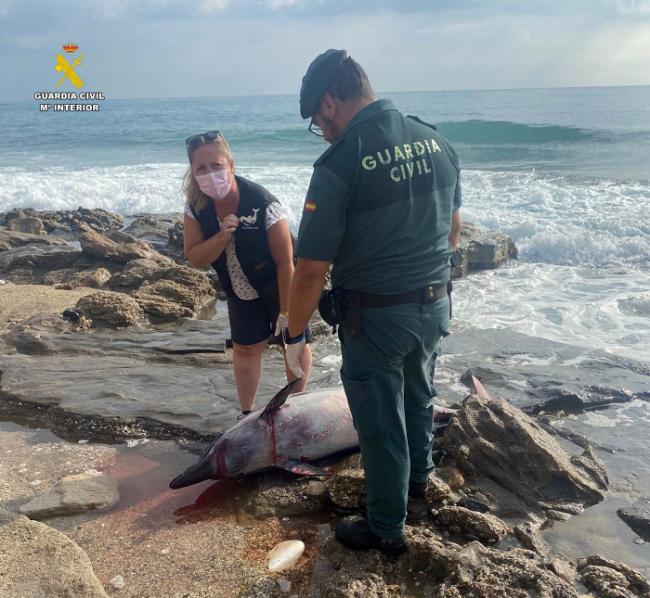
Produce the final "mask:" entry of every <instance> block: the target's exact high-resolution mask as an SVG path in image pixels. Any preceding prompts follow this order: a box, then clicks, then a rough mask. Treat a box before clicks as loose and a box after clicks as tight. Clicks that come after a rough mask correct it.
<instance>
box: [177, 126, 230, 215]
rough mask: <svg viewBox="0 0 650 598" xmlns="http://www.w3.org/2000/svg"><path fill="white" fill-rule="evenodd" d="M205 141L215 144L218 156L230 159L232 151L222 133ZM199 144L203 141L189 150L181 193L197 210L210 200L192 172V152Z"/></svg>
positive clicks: (201, 208)
mask: <svg viewBox="0 0 650 598" xmlns="http://www.w3.org/2000/svg"><path fill="white" fill-rule="evenodd" d="M207 143H211V144H214V145H216V146H217V152H218V153H219V155H220V156H223V157H224V158H228V161H230V160H232V152H231V151H230V146H229V145H228V142H227V141H226V139H225V138H224V137H223V136H222V135H220V136H219V137H217V138H216V139H215V140H214V141H209V142H207ZM201 145H205V143H202V144H200V145H197V146H196V147H193V148H192V149H191V150H189V152H188V153H189V155H188V157H189V160H190V165H189V167H188V169H187V170H186V171H185V175H184V176H183V193H184V195H185V198H186V199H187V202H188V203H189V204H190V206H192V207H193V208H194V209H195V210H196V211H197V212H200V211H201V210H203V209H204V208H205V206H207V205H208V203H209V202H210V197H209V196H208V195H206V194H205V193H203V191H201V189H200V188H199V184H198V183H197V182H196V178H195V177H194V172H193V171H192V154H193V153H194V152H195V151H196V150H197V149H198V148H199V147H201Z"/></svg>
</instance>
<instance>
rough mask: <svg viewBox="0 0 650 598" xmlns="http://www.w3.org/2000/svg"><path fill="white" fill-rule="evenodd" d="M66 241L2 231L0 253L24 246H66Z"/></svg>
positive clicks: (0, 232)
mask: <svg viewBox="0 0 650 598" xmlns="http://www.w3.org/2000/svg"><path fill="white" fill-rule="evenodd" d="M65 244H66V243H65V241H62V240H61V239H57V238H56V237H52V236H50V235H32V234H29V233H19V232H16V231H8V230H2V229H0V251H7V249H11V248H12V247H21V246H23V245H59V246H60V245H65Z"/></svg>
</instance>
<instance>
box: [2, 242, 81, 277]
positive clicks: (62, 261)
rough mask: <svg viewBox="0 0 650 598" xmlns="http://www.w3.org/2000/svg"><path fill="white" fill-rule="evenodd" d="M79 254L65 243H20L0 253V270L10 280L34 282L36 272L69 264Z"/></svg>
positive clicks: (43, 271)
mask: <svg viewBox="0 0 650 598" xmlns="http://www.w3.org/2000/svg"><path fill="white" fill-rule="evenodd" d="M80 255H81V252H80V251H79V250H78V249H75V248H74V247H70V246H66V245H44V244H39V245H22V246H19V247H14V248H12V249H8V250H6V251H3V252H2V253H0V272H2V273H6V274H8V275H9V276H10V277H11V278H12V280H16V281H22V280H24V281H25V282H31V283H34V282H36V281H35V280H34V278H35V277H38V274H41V275H42V274H43V273H45V272H49V271H50V270H55V269H57V268H66V267H68V266H71V265H72V264H73V263H74V261H75V260H76V259H77V258H78V257H79V256H80ZM39 278H40V277H39Z"/></svg>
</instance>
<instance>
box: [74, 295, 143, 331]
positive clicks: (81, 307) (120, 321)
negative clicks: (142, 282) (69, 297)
mask: <svg viewBox="0 0 650 598" xmlns="http://www.w3.org/2000/svg"><path fill="white" fill-rule="evenodd" d="M76 310H77V311H78V312H79V313H81V314H83V316H85V317H86V318H89V319H91V320H92V321H93V322H100V323H102V324H105V325H108V326H114V327H117V326H132V325H135V324H138V323H140V322H141V321H142V320H143V319H144V311H143V310H142V308H141V307H140V305H139V304H138V302H137V301H136V300H135V299H133V297H129V296H128V295H124V294H123V293H115V292H113V291H98V292H97V293H93V294H92V295H86V296H85V297H82V298H81V299H79V301H77V305H76Z"/></svg>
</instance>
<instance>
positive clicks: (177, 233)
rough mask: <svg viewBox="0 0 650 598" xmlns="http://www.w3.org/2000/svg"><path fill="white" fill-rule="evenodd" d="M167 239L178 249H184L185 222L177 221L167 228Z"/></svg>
mask: <svg viewBox="0 0 650 598" xmlns="http://www.w3.org/2000/svg"><path fill="white" fill-rule="evenodd" d="M167 240H168V243H169V245H171V246H172V247H176V248H178V249H183V243H184V234H183V223H182V222H176V223H175V224H173V225H172V226H170V227H169V229H168V230H167Z"/></svg>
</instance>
